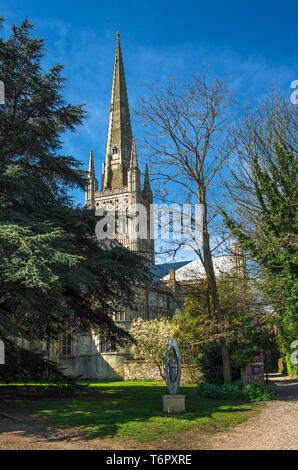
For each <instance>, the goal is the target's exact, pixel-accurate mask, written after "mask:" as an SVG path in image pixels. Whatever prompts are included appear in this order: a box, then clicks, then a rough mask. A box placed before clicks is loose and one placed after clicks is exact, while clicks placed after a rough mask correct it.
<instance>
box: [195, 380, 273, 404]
mask: <svg viewBox="0 0 298 470" xmlns="http://www.w3.org/2000/svg"><path fill="white" fill-rule="evenodd" d="M198 396H199V398H209V399H214V400H231V401H266V400H274V398H276V395H275V393H274V391H273V390H272V388H271V387H270V385H266V386H264V387H262V386H261V385H251V384H242V383H241V382H239V381H237V382H234V383H233V384H224V385H217V384H213V383H208V382H206V383H201V384H200V385H199V386H198Z"/></svg>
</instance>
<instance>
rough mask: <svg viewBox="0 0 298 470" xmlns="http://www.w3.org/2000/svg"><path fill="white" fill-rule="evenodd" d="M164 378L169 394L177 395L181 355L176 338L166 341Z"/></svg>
mask: <svg viewBox="0 0 298 470" xmlns="http://www.w3.org/2000/svg"><path fill="white" fill-rule="evenodd" d="M163 367H164V373H165V380H166V384H167V387H168V391H169V394H170V395H177V392H178V389H179V385H180V377H181V357H180V351H179V348H178V343H177V341H176V339H174V338H171V339H169V340H168V341H167V344H166V349H165V355H164V362H163Z"/></svg>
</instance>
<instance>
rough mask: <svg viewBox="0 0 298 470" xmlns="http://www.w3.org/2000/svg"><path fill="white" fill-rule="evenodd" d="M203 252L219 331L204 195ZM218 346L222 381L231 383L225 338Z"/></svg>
mask: <svg viewBox="0 0 298 470" xmlns="http://www.w3.org/2000/svg"><path fill="white" fill-rule="evenodd" d="M203 199H204V202H203V221H202V223H203V254H204V265H205V266H204V267H205V271H206V277H207V281H208V288H209V291H210V293H211V297H212V302H213V309H214V316H215V319H216V322H217V323H218V325H219V329H220V331H222V329H223V327H222V324H223V320H224V319H223V318H222V313H221V308H220V302H219V297H218V291H217V284H216V277H215V273H214V267H213V261H212V255H211V250H210V242H209V233H208V222H207V204H206V202H205V195H203ZM220 347H221V356H222V363H223V370H224V383H225V384H231V383H232V368H231V361H230V354H229V350H228V347H227V342H226V339H225V337H224V335H223V336H220Z"/></svg>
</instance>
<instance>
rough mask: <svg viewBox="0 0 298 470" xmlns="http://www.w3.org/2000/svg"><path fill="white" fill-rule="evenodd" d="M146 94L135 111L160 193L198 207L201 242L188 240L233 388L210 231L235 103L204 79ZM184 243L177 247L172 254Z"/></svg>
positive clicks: (217, 83)
mask: <svg viewBox="0 0 298 470" xmlns="http://www.w3.org/2000/svg"><path fill="white" fill-rule="evenodd" d="M150 94H151V96H150V97H149V98H148V99H145V98H143V99H142V100H141V102H140V107H139V112H138V115H139V116H140V117H141V119H142V121H143V125H144V126H145V134H146V135H145V137H144V139H145V146H146V147H147V149H149V155H150V169H151V172H152V174H153V177H155V178H156V179H157V180H158V181H160V182H162V184H163V188H164V185H165V183H166V184H167V185H168V186H167V187H169V188H170V189H172V188H173V186H174V187H175V201H176V202H177V201H178V200H179V201H180V203H181V202H182V203H191V202H194V203H196V204H199V205H200V207H201V210H202V213H201V219H202V220H201V221H200V223H201V236H202V240H201V243H198V240H192V244H191V246H192V249H193V250H194V251H195V253H196V254H197V256H198V257H199V258H200V260H201V262H202V264H203V266H204V269H205V272H206V278H207V282H208V288H209V291H210V295H211V297H212V304H213V312H212V315H213V318H214V319H215V320H216V324H217V327H218V332H219V335H218V336H219V341H220V345H221V351H222V359H223V366H224V381H225V383H231V381H232V374H231V365H230V357H229V351H228V347H227V341H226V337H225V332H224V328H222V325H223V324H224V323H225V318H224V313H223V312H222V310H221V306H220V301H219V296H218V290H217V282H216V277H215V272H214V266H213V260H212V250H211V240H210V227H211V226H212V224H213V223H214V217H215V216H216V202H215V201H216V198H215V197H214V196H215V195H216V191H217V189H218V183H219V173H220V171H221V169H222V168H223V166H224V165H225V164H226V161H227V159H228V157H229V155H230V153H231V147H230V146H229V144H228V139H227V132H228V129H229V126H230V124H231V119H232V109H233V104H234V103H235V100H234V99H233V97H232V96H231V93H230V91H229V90H228V88H227V86H226V84H225V83H224V82H223V81H220V80H218V79H216V80H215V81H214V83H213V84H212V85H208V84H207V81H206V78H205V76H204V75H200V76H195V77H193V78H192V80H191V81H190V83H188V84H186V85H179V83H178V82H176V81H175V80H174V79H171V80H170V82H169V84H168V86H166V87H165V86H162V85H161V84H159V83H156V85H154V86H153V87H151V88H150ZM177 187H179V188H180V190H179V192H178V191H177ZM164 194H165V192H164ZM172 199H173V198H172ZM195 242H197V243H195ZM183 243H184V242H180V243H179V244H178V245H177V248H176V251H177V249H179V248H180V247H181V246H182V245H183Z"/></svg>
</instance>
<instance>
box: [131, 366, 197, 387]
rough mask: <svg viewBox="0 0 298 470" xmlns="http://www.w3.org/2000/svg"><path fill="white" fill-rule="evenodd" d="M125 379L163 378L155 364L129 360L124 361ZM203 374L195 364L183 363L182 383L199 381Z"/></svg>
mask: <svg viewBox="0 0 298 470" xmlns="http://www.w3.org/2000/svg"><path fill="white" fill-rule="evenodd" d="M123 369H124V374H123V378H124V380H154V381H156V380H162V379H161V376H160V373H159V369H158V367H157V366H156V365H155V364H152V363H148V362H146V361H140V360H139V361H138V360H127V361H125V362H124V366H123ZM201 377H202V374H201V372H200V370H199V369H198V368H197V367H196V366H194V365H193V364H182V367H181V384H188V383H197V382H199V380H200V378H201Z"/></svg>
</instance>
